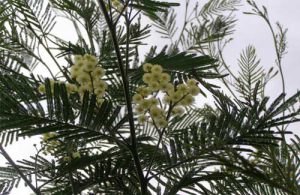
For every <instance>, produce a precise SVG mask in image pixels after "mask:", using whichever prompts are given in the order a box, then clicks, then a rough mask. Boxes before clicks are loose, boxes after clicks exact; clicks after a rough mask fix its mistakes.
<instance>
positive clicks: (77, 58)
mask: <svg viewBox="0 0 300 195" xmlns="http://www.w3.org/2000/svg"><path fill="white" fill-rule="evenodd" d="M81 60H83V57H82V56H81V55H75V56H74V61H75V63H76V62H78V61H81Z"/></svg>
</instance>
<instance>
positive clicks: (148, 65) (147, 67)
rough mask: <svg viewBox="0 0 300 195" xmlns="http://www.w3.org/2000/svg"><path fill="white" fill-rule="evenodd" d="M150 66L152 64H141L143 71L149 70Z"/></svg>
mask: <svg viewBox="0 0 300 195" xmlns="http://www.w3.org/2000/svg"><path fill="white" fill-rule="evenodd" d="M151 68H152V64H149V63H146V64H144V65H143V70H144V72H150V71H151Z"/></svg>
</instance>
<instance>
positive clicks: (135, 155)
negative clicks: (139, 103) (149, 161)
mask: <svg viewBox="0 0 300 195" xmlns="http://www.w3.org/2000/svg"><path fill="white" fill-rule="evenodd" d="M98 2H99V5H100V8H101V10H102V12H103V15H104V17H105V20H106V23H107V25H108V28H109V31H110V34H111V38H112V42H113V44H114V48H115V52H116V55H117V60H118V64H119V70H120V73H121V77H122V81H123V91H124V96H125V101H126V107H127V111H128V116H129V126H130V138H131V147H130V151H131V154H132V157H133V160H134V164H135V168H136V172H137V174H138V177H139V182H140V184H141V192H142V194H146V193H147V181H146V180H145V177H144V174H143V169H142V166H141V163H140V159H139V156H138V152H137V143H136V133H135V127H134V120H133V110H132V104H131V97H130V94H129V81H128V77H127V75H126V71H125V68H124V63H123V60H122V56H121V52H120V47H119V44H118V39H117V35H116V29H115V26H114V23H113V21H112V20H111V18H110V17H109V15H108V12H107V10H106V6H105V3H104V2H103V0H98Z"/></svg>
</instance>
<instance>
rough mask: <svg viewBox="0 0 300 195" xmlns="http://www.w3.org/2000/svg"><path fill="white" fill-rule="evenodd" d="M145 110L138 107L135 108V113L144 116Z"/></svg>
mask: <svg viewBox="0 0 300 195" xmlns="http://www.w3.org/2000/svg"><path fill="white" fill-rule="evenodd" d="M144 110H145V109H144V108H143V107H142V106H140V105H138V106H137V107H135V111H136V112H137V113H139V114H142V113H144Z"/></svg>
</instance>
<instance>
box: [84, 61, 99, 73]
mask: <svg viewBox="0 0 300 195" xmlns="http://www.w3.org/2000/svg"><path fill="white" fill-rule="evenodd" d="M95 68H96V64H94V63H93V62H90V61H87V60H86V61H85V63H84V66H83V70H85V71H86V72H92V71H93V70H94V69H95Z"/></svg>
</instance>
